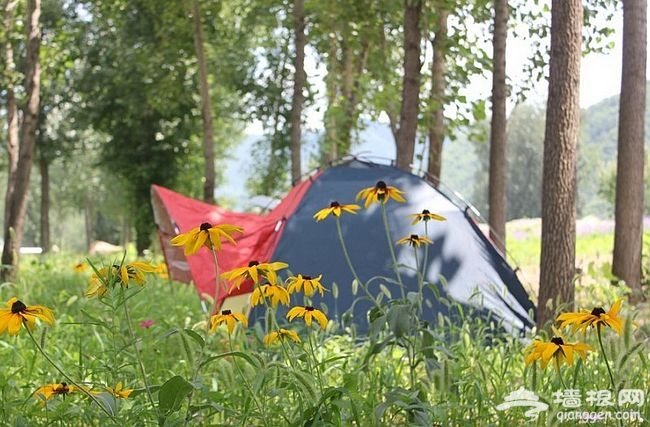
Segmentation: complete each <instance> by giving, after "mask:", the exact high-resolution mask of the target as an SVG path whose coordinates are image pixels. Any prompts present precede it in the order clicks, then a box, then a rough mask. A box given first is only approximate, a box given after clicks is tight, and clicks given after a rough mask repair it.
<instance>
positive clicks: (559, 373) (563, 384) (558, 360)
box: [554, 357, 568, 390]
mask: <svg viewBox="0 0 650 427" xmlns="http://www.w3.org/2000/svg"><path fill="white" fill-rule="evenodd" d="M554 359H555V370H556V371H557V376H558V377H560V383H561V384H562V387H564V389H565V390H567V389H568V388H567V386H566V384H565V383H564V377H562V370H561V369H560V359H559V358H558V357H554Z"/></svg>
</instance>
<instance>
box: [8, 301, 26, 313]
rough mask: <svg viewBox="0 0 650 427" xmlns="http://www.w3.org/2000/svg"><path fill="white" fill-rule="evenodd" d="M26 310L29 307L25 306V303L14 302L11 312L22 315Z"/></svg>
mask: <svg viewBox="0 0 650 427" xmlns="http://www.w3.org/2000/svg"><path fill="white" fill-rule="evenodd" d="M25 310H27V306H26V305H25V303H23V302H22V301H20V300H18V301H16V302H14V303H13V304H11V312H12V313H13V314H18V313H22V312H23V311H25Z"/></svg>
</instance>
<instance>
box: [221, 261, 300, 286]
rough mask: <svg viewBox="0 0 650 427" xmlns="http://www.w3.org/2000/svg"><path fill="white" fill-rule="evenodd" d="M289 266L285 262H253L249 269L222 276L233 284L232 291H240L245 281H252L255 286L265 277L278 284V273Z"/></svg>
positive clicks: (226, 273)
mask: <svg viewBox="0 0 650 427" xmlns="http://www.w3.org/2000/svg"><path fill="white" fill-rule="evenodd" d="M288 266H289V264H287V263H285V262H262V263H260V262H257V261H251V262H249V263H248V266H247V267H239V268H235V269H233V270H230V271H226V272H225V273H223V274H222V275H221V277H222V278H224V279H226V280H229V281H230V283H231V288H230V289H231V290H232V289H233V288H237V289H239V287H240V286H241V284H242V282H244V281H245V280H252V281H253V283H254V284H257V283H260V280H261V278H262V277H265V278H266V279H267V280H268V281H269V282H270V283H277V281H278V275H277V272H278V271H279V270H282V269H284V268H287V267H288Z"/></svg>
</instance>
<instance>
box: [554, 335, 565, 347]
mask: <svg viewBox="0 0 650 427" xmlns="http://www.w3.org/2000/svg"><path fill="white" fill-rule="evenodd" d="M551 342H552V343H553V344H557V345H564V340H563V339H562V338H561V337H553V338H551Z"/></svg>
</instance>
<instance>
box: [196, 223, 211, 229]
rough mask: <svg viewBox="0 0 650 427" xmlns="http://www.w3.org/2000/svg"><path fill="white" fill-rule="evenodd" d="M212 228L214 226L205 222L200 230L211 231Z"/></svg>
mask: <svg viewBox="0 0 650 427" xmlns="http://www.w3.org/2000/svg"><path fill="white" fill-rule="evenodd" d="M211 228H212V224H210V223H209V222H204V223H203V224H201V226H200V227H199V229H200V230H201V231H207V230H209V229H211Z"/></svg>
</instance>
